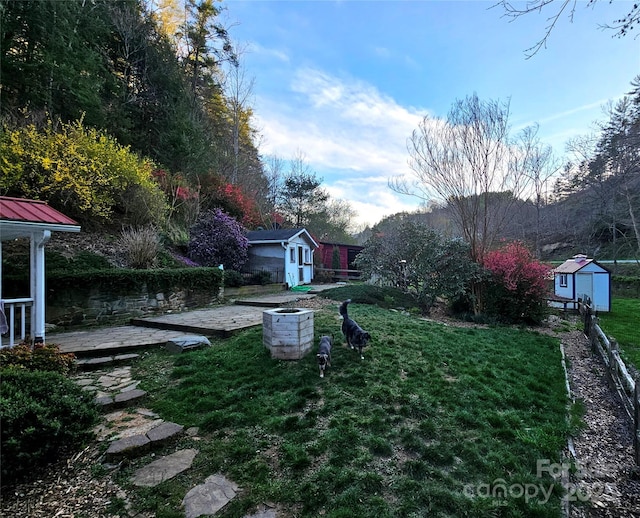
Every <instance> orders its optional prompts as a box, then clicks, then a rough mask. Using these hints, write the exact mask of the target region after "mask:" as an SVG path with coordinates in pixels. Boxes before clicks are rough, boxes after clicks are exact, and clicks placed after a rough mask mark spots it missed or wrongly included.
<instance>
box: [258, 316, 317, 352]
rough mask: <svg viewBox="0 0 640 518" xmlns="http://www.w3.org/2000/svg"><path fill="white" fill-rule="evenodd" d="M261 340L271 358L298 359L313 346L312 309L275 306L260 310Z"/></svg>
mask: <svg viewBox="0 0 640 518" xmlns="http://www.w3.org/2000/svg"><path fill="white" fill-rule="evenodd" d="M262 342H263V343H264V345H265V347H267V348H268V349H269V350H270V351H271V357H272V358H278V359H280V360H299V359H300V358H302V357H303V356H304V355H305V354H307V352H309V350H310V349H311V348H312V347H313V310H311V309H298V308H277V309H269V310H267V311H263V312H262Z"/></svg>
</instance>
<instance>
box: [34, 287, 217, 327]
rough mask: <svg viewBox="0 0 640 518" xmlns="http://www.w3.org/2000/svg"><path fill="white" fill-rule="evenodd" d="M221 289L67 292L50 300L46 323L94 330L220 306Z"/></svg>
mask: <svg viewBox="0 0 640 518" xmlns="http://www.w3.org/2000/svg"><path fill="white" fill-rule="evenodd" d="M222 300H223V291H222V289H220V290H219V289H217V288H216V289H215V290H214V291H210V290H206V289H203V290H182V289H176V290H175V291H167V292H165V293H149V292H148V290H147V288H146V286H143V287H142V288H141V289H140V291H138V292H130V293H126V294H122V293H117V294H116V293H109V292H103V291H99V290H98V289H91V290H89V291H88V292H86V291H73V290H65V291H64V292H60V293H55V294H53V295H52V294H50V295H49V296H48V297H47V308H46V315H47V323H48V324H53V325H56V326H61V327H65V328H68V327H72V326H93V325H102V324H114V323H124V322H127V321H128V320H129V319H130V318H132V317H142V316H151V315H156V314H158V313H173V312H178V311H184V310H185V309H195V308H199V307H206V306H209V305H211V304H219V303H221V302H222Z"/></svg>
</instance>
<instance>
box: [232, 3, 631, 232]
mask: <svg viewBox="0 0 640 518" xmlns="http://www.w3.org/2000/svg"><path fill="white" fill-rule="evenodd" d="M494 3H495V2H493V1H488V2H487V1H483V0H478V1H428V0H423V1H401V0H399V1H355V0H351V1H319V0H318V1H270V0H252V1H246V0H227V1H226V2H224V5H225V6H226V11H225V12H224V15H223V17H224V19H225V20H226V24H227V25H229V32H230V34H231V37H232V38H233V40H234V41H235V42H236V43H237V44H238V45H239V46H240V47H244V48H245V49H246V51H245V52H244V54H243V56H242V63H243V67H244V69H245V74H246V76H247V77H249V78H253V79H254V81H255V83H254V87H253V95H252V100H251V104H252V107H253V110H254V114H255V123H256V125H257V128H258V130H259V132H260V135H261V138H260V141H259V149H260V152H261V154H262V155H263V156H268V155H276V156H278V157H280V158H282V159H285V160H286V159H291V158H293V157H294V156H296V155H297V154H302V155H303V156H304V158H305V160H306V162H307V164H308V165H309V166H310V167H311V169H312V170H313V171H314V172H315V173H316V175H317V176H318V177H319V178H322V179H323V180H324V182H323V187H324V188H326V189H327V190H328V191H329V193H330V194H331V196H332V197H333V198H336V199H338V198H339V199H345V200H347V201H349V203H350V204H351V206H352V208H353V209H354V210H355V211H356V212H357V213H358V216H357V218H356V221H355V223H356V224H359V225H362V224H370V225H371V224H374V223H376V222H377V221H379V220H380V219H382V218H383V217H384V216H387V215H390V214H394V213H397V212H400V211H403V210H414V209H415V208H417V207H418V205H419V200H417V199H416V198H412V197H407V196H401V195H399V194H397V193H395V192H393V191H392V190H391V189H389V187H388V186H387V182H388V179H389V178H390V177H393V176H396V175H399V174H405V173H407V172H408V171H409V169H408V165H407V162H408V158H409V156H408V152H407V148H406V142H407V138H408V137H410V135H411V132H412V131H413V130H414V129H416V128H417V127H418V123H419V122H420V120H421V119H422V118H423V117H424V116H425V115H427V114H429V115H431V116H434V117H442V118H446V115H447V112H448V110H449V109H450V107H451V106H452V104H453V103H454V102H455V101H456V99H462V98H464V97H466V96H468V95H471V94H473V93H474V92H475V93H477V94H478V96H479V97H480V98H481V99H485V100H502V101H510V108H511V113H510V124H511V128H512V132H513V133H516V132H517V131H518V130H520V129H522V128H523V127H526V126H528V125H530V124H533V123H538V124H539V127H540V129H539V136H540V137H541V139H542V140H543V142H545V143H547V144H550V145H552V146H553V149H554V152H555V153H556V154H557V155H559V156H561V155H563V154H564V152H565V144H566V142H567V141H568V140H569V139H571V138H572V137H576V136H580V135H586V134H589V133H591V132H593V131H594V122H595V121H602V120H604V115H603V112H602V107H603V105H604V104H605V103H606V102H607V101H608V100H615V99H617V98H619V97H620V96H621V95H623V94H625V93H627V92H628V91H629V90H630V88H631V86H630V83H631V80H632V79H633V78H634V77H635V76H636V75H638V74H640V37H637V38H634V37H633V36H626V37H625V38H617V37H614V31H611V30H603V29H602V28H601V27H600V26H601V25H603V24H606V23H610V22H612V21H613V20H615V19H617V18H620V17H622V16H623V15H624V14H626V12H627V11H628V7H631V5H632V3H631V2H628V1H626V0H617V1H615V2H613V3H612V4H610V3H609V1H608V0H599V1H598V2H596V4H595V6H593V7H587V2H586V1H584V0H582V1H580V0H579V1H578V6H577V9H576V12H575V15H574V19H573V22H571V21H570V20H569V18H568V17H567V16H564V15H563V16H562V17H561V19H560V20H559V21H558V24H557V26H556V28H555V29H554V30H553V32H552V33H551V36H550V38H549V40H548V42H547V46H546V48H542V49H541V50H540V51H539V52H538V53H537V54H536V55H534V56H533V57H531V58H529V59H527V53H526V50H527V49H528V48H530V47H531V46H533V45H535V44H536V42H537V41H538V40H539V39H540V38H542V36H543V35H544V32H545V27H546V25H547V24H548V21H547V18H548V16H550V15H551V11H550V10H549V11H548V12H546V13H545V11H543V12H542V14H537V13H534V14H529V15H527V16H525V17H522V18H520V19H517V20H515V21H511V22H510V21H509V20H508V19H506V18H504V17H502V14H503V11H501V10H500V9H499V8H493V9H491V8H490V7H491V6H492V5H493V4H494ZM516 3H517V2H516Z"/></svg>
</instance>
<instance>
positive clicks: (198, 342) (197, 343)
mask: <svg viewBox="0 0 640 518" xmlns="http://www.w3.org/2000/svg"><path fill="white" fill-rule="evenodd" d="M203 346H204V347H211V342H210V341H209V339H208V338H207V337H206V336H200V335H192V336H183V337H181V338H174V339H173V340H170V341H168V342H167V344H166V349H167V351H169V352H172V353H182V352H185V351H190V350H191V349H198V348H199V347H203Z"/></svg>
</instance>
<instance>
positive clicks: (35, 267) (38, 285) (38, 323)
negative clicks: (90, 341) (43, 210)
mask: <svg viewBox="0 0 640 518" xmlns="http://www.w3.org/2000/svg"><path fill="white" fill-rule="evenodd" d="M50 238H51V231H49V230H42V231H40V232H35V233H34V234H33V236H32V238H31V261H30V263H31V279H30V283H31V298H32V299H33V306H32V309H31V338H32V340H33V343H42V342H44V324H45V315H44V313H45V306H46V302H47V299H46V291H45V276H44V247H45V245H46V244H47V242H48V241H49V239H50Z"/></svg>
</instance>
